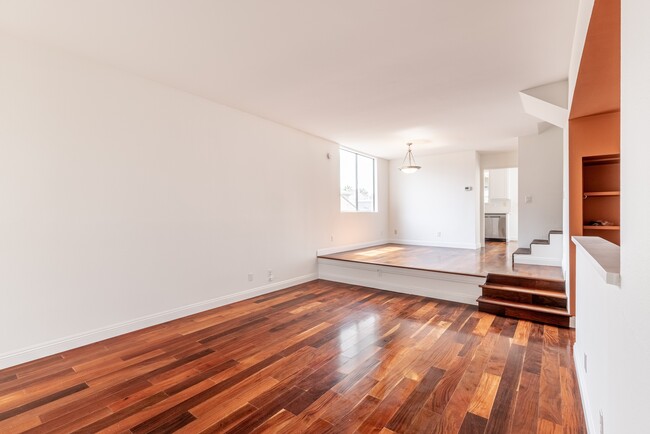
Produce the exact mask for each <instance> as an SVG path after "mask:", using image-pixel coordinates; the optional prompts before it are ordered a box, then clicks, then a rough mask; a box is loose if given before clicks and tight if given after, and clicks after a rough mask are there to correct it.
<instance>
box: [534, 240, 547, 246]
mask: <svg viewBox="0 0 650 434" xmlns="http://www.w3.org/2000/svg"><path fill="white" fill-rule="evenodd" d="M530 244H545V245H549V244H551V242H550V241H549V240H533V241H531V242H530Z"/></svg>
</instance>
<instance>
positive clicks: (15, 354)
mask: <svg viewBox="0 0 650 434" xmlns="http://www.w3.org/2000/svg"><path fill="white" fill-rule="evenodd" d="M317 278H318V275H317V274H316V273H312V274H306V275H304V276H299V277H295V278H293V279H287V280H283V281H281V282H276V283H272V284H269V285H264V286H258V287H257V288H252V289H247V290H244V291H239V292H236V293H233V294H228V295H223V296H221V297H216V298H213V299H210V300H205V301H200V302H198V303H193V304H189V305H187V306H182V307H178V308H174V309H170V310H166V311H164V312H158V313H154V314H151V315H146V316H143V317H140V318H135V319H133V320H129V321H124V322H121V323H117V324H113V325H109V326H106V327H100V328H97V329H94V330H88V331H85V332H81V333H77V334H74V335H71V336H65V337H62V338H59V339H53V340H51V341H48V342H43V343H41V344H37V345H32V346H29V347H25V348H22V349H20V350H17V351H10V352H7V353H4V354H0V369H4V368H8V367H10V366H15V365H18V364H21V363H25V362H29V361H32V360H36V359H40V358H41V357H46V356H50V355H52V354H57V353H60V352H62V351H67V350H71V349H73V348H78V347H81V346H84V345H88V344H92V343H94V342H99V341H102V340H104V339H108V338H112V337H115V336H119V335H122V334H125V333H129V332H132V331H135V330H141V329H143V328H146V327H150V326H153V325H157V324H162V323H164V322H167V321H172V320H175V319H178V318H182V317H185V316H189V315H193V314H195V313H199V312H203V311H206V310H210V309H214V308H216V307H220V306H224V305H227V304H231V303H235V302H237V301H241V300H245V299H248V298H252V297H257V296H258V295H263V294H268V293H270V292H274V291H278V290H280V289H284V288H288V287H290V286H294V285H299V284H301V283H305V282H310V281H312V280H315V279H317Z"/></svg>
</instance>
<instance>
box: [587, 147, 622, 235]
mask: <svg viewBox="0 0 650 434" xmlns="http://www.w3.org/2000/svg"><path fill="white" fill-rule="evenodd" d="M620 173H621V156H620V154H612V155H598V156H591V157H583V159H582V191H583V195H582V198H583V201H582V221H583V226H582V229H583V234H584V235H587V236H597V237H601V238H604V239H606V240H608V241H611V242H612V243H614V244H620V242H621V232H620V229H621V227H620V223H621V175H620Z"/></svg>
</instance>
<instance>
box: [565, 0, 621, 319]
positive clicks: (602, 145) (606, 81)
mask: <svg viewBox="0 0 650 434" xmlns="http://www.w3.org/2000/svg"><path fill="white" fill-rule="evenodd" d="M620 69H621V2H620V0H596V1H595V3H594V8H593V11H592V15H591V20H590V21H589V29H588V30H587V37H586V39H585V46H584V49H583V52H582V58H581V60H580V69H579V71H578V78H577V81H576V87H575V90H574V93H573V99H572V101H571V113H570V115H569V233H570V235H571V236H574V235H582V234H583V233H584V230H583V225H584V223H585V222H584V221H583V206H585V204H584V201H583V157H590V156H597V155H611V154H619V153H620V107H621V74H620ZM602 176H603V177H609V176H610V175H605V174H603V175H602ZM603 181H604V179H603ZM595 184H596V185H597V184H598V181H596V182H595ZM604 203H606V204H608V205H601V206H608V207H609V209H608V210H607V212H604V213H603V218H607V219H608V220H610V221H614V222H615V223H619V222H620V220H618V218H619V216H620V199H619V198H618V197H615V198H608V199H607V200H606V201H605V202H604ZM586 206H592V205H591V204H587V205H586ZM588 231H589V234H588V235H594V233H597V231H595V230H591V229H590V230H588ZM604 232H605V231H602V232H601V233H602V234H603V235H601V236H603V238H608V239H610V240H612V241H620V238H619V233H618V232H614V231H612V232H608V233H607V234H606V235H604ZM569 249H570V258H569V267H570V276H571V277H570V285H571V300H570V305H571V314H573V315H575V313H576V312H575V297H576V296H575V292H576V285H575V282H576V277H575V276H576V272H575V269H576V251H575V245H574V244H573V243H570V245H569Z"/></svg>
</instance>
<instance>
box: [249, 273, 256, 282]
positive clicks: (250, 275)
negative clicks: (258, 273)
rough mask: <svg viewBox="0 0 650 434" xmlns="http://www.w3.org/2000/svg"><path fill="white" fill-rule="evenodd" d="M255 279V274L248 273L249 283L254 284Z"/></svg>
mask: <svg viewBox="0 0 650 434" xmlns="http://www.w3.org/2000/svg"><path fill="white" fill-rule="evenodd" d="M254 277H255V276H254V275H253V273H248V281H249V282H252V281H253V278H254Z"/></svg>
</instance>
